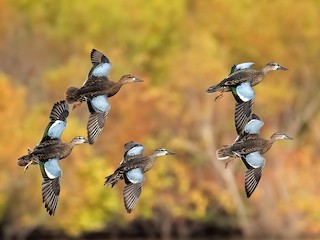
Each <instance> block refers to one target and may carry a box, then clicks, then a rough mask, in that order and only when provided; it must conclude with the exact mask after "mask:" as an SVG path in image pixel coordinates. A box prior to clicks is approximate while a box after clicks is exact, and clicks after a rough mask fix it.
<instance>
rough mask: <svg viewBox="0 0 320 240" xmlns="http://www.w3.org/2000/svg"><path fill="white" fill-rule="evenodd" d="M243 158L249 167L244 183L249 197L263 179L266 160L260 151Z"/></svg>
mask: <svg viewBox="0 0 320 240" xmlns="http://www.w3.org/2000/svg"><path fill="white" fill-rule="evenodd" d="M241 160H242V162H243V163H244V164H245V165H246V167H247V170H246V172H245V174H244V185H245V190H246V194H247V197H248V198H249V197H250V196H251V194H252V193H253V192H254V190H255V189H256V187H257V185H258V183H259V181H260V179H261V175H262V168H263V167H264V165H265V162H266V160H265V158H264V157H263V156H262V155H261V154H260V152H258V151H256V152H252V153H249V154H247V155H246V156H243V157H241Z"/></svg>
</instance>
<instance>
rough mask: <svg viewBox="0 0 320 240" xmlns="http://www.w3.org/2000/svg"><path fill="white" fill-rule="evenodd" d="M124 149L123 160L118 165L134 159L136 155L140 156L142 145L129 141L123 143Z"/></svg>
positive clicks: (141, 154) (142, 149)
mask: <svg viewBox="0 0 320 240" xmlns="http://www.w3.org/2000/svg"><path fill="white" fill-rule="evenodd" d="M124 150H125V152H124V154H123V160H122V161H121V162H120V165H121V164H122V163H125V162H127V161H130V160H132V159H135V158H136V157H142V156H143V151H144V146H143V145H142V144H140V143H137V142H132V141H131V142H128V143H126V144H125V145H124Z"/></svg>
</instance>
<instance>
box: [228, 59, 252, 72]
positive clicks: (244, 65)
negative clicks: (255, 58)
mask: <svg viewBox="0 0 320 240" xmlns="http://www.w3.org/2000/svg"><path fill="white" fill-rule="evenodd" d="M253 65H254V63H253V62H244V63H239V64H234V65H233V66H232V67H231V70H230V73H229V75H230V74H232V73H234V72H237V71H240V70H244V69H250V68H251V67H252V66H253Z"/></svg>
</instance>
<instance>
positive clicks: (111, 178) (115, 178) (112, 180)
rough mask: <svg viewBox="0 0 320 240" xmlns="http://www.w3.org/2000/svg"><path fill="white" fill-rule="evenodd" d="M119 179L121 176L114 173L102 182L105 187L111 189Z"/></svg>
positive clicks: (118, 173)
mask: <svg viewBox="0 0 320 240" xmlns="http://www.w3.org/2000/svg"><path fill="white" fill-rule="evenodd" d="M121 178H123V174H121V173H120V172H117V171H116V172H115V173H113V174H111V175H110V176H107V177H106V181H105V182H104V185H105V186H109V185H111V187H113V186H114V185H115V184H116V183H117V182H118V181H119V180H120V179H121Z"/></svg>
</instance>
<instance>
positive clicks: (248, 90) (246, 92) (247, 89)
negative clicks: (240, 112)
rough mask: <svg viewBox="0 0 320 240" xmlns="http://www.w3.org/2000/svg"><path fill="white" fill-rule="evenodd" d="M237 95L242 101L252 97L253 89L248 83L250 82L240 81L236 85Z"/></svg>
mask: <svg viewBox="0 0 320 240" xmlns="http://www.w3.org/2000/svg"><path fill="white" fill-rule="evenodd" d="M236 91H237V95H238V96H239V98H240V99H241V100H242V101H243V102H248V101H249V100H252V99H253V98H254V95H255V93H254V91H253V89H252V87H251V85H250V82H244V83H241V84H240V85H239V86H237V87H236Z"/></svg>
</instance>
